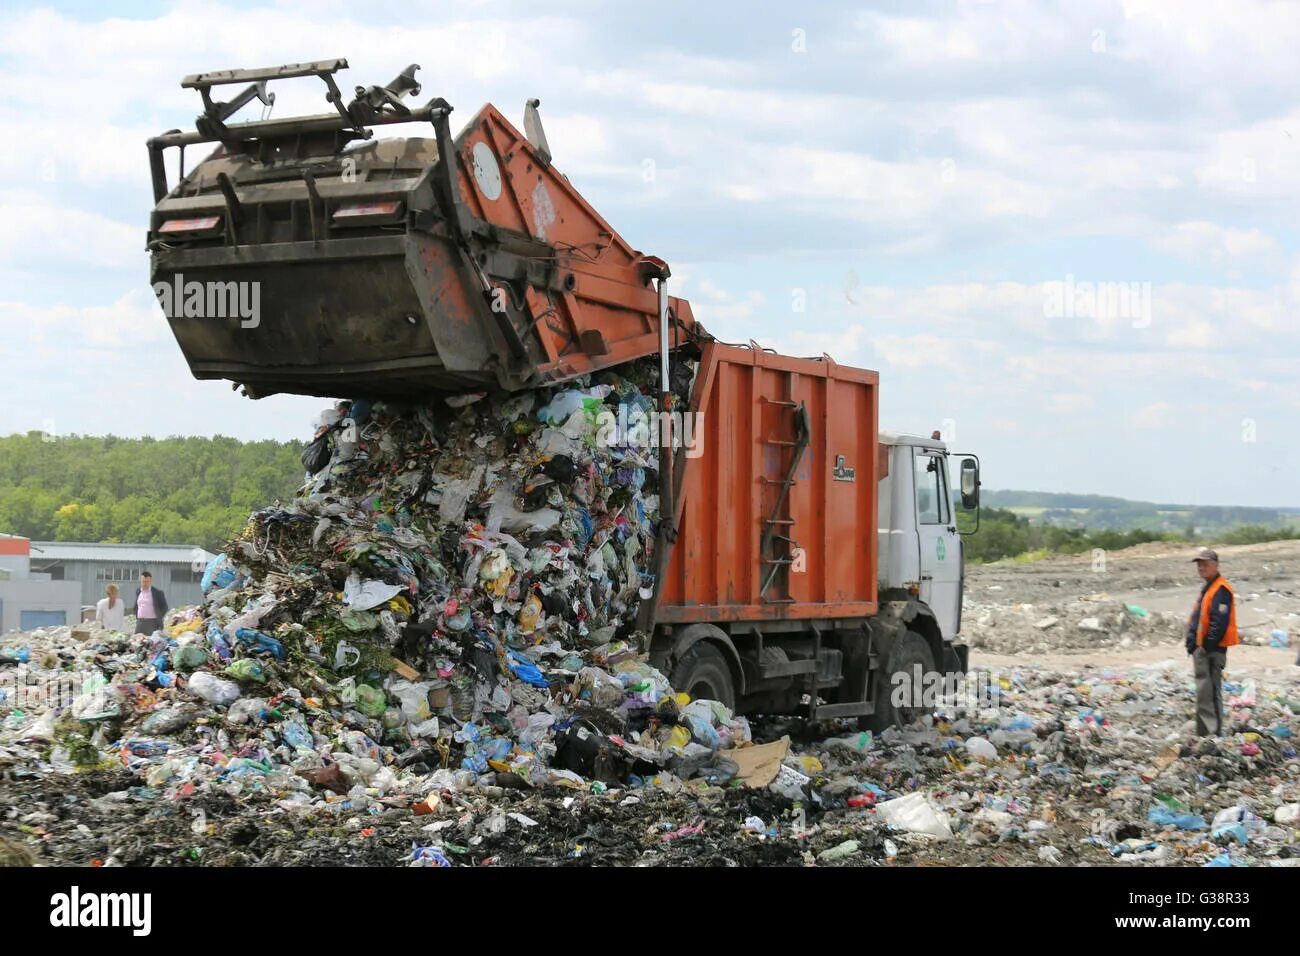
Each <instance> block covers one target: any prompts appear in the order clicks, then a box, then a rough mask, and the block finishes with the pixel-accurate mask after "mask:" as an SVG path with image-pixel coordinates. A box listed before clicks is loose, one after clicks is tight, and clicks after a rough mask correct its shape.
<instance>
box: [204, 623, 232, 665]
mask: <svg viewBox="0 0 1300 956" xmlns="http://www.w3.org/2000/svg"><path fill="white" fill-rule="evenodd" d="M208 644H209V646H211V648H212V649H213V650H214V651H216V652H217V656H218V657H220V658H221V659H222V660H223V661H229V660H230V659H231V658H232V657H234V656H235V652H234V651H232V650H231V649H230V643H229V642H228V641H227V640H226V635H224V634H222V633H221V627H220V626H219V625H218V624H217V622H216V621H208Z"/></svg>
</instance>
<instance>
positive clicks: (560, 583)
mask: <svg viewBox="0 0 1300 956" xmlns="http://www.w3.org/2000/svg"><path fill="white" fill-rule="evenodd" d="M685 365H686V363H679V367H682V366H685ZM656 374H657V366H656V365H655V363H654V362H652V361H642V362H636V363H630V364H629V365H627V366H623V367H621V368H620V369H618V370H617V371H610V372H602V373H599V374H598V375H596V376H595V377H594V378H592V379H591V380H584V381H581V382H579V383H578V384H576V385H574V386H571V387H556V388H550V389H540V390H537V391H531V392H524V393H519V394H515V395H512V396H490V395H488V394H486V393H471V394H467V395H457V396H453V397H449V398H446V399H444V400H441V401H438V402H435V403H433V404H431V405H428V406H424V407H415V408H410V407H399V406H393V405H386V404H373V405H372V404H371V403H369V402H363V401H356V402H344V403H340V404H339V405H338V406H337V407H335V408H332V409H328V410H326V411H325V412H324V413H323V414H322V416H321V419H320V421H319V423H318V425H319V427H318V432H317V436H316V438H315V439H314V441H313V442H312V444H311V445H310V446H308V448H307V449H306V451H305V452H304V455H303V459H304V464H305V465H306V467H307V469H308V470H309V472H311V476H310V478H309V480H308V482H307V483H306V485H305V486H304V488H303V489H302V491H301V492H300V494H299V497H297V498H296V500H294V501H293V502H291V503H289V504H286V505H276V506H274V507H271V508H267V509H264V510H262V511H260V512H258V513H256V514H254V515H253V516H252V517H251V519H250V520H249V522H248V524H247V526H246V527H245V529H244V530H243V532H242V533H241V534H240V535H239V536H238V537H237V538H236V539H235V540H233V541H232V542H231V543H230V545H229V546H228V547H227V548H226V550H225V551H224V553H222V554H220V555H218V557H217V558H215V559H214V560H213V561H212V563H211V564H210V565H208V567H207V568H206V569H205V571H204V574H203V581H202V586H203V590H204V592H205V595H206V600H205V603H204V604H203V606H201V607H194V608H188V609H182V610H180V611H177V612H175V613H173V614H171V615H170V616H169V617H168V619H167V621H166V622H165V628H164V630H163V631H160V632H157V633H155V634H153V635H137V636H130V637H128V636H125V635H116V634H109V633H105V632H103V631H102V630H96V631H94V632H93V634H91V635H89V639H88V640H86V642H85V643H84V645H83V646H81V647H79V648H75V649H73V650H71V651H70V650H69V648H68V644H67V642H63V641H60V640H57V639H56V640H52V641H49V642H48V643H47V644H46V646H44V647H33V648H28V649H27V650H26V651H24V652H23V653H24V655H25V656H26V658H28V659H29V658H30V655H31V654H32V653H37V654H38V655H39V656H41V657H43V658H45V659H47V663H53V661H51V660H49V658H51V656H52V655H53V656H55V657H57V658H58V663H59V664H60V665H64V666H66V665H68V664H72V665H73V668H72V669H73V670H75V671H76V672H78V673H84V674H87V675H89V676H87V677H86V678H85V679H84V681H83V683H82V684H81V686H80V687H79V688H78V689H77V691H78V692H77V693H76V695H75V699H74V700H73V701H72V703H71V706H70V707H69V708H68V709H67V711H66V712H65V713H64V714H63V715H62V717H60V718H59V719H75V720H76V721H77V722H78V723H79V725H80V727H81V728H83V730H82V731H81V732H77V733H72V734H63V733H60V731H59V728H58V727H57V726H56V725H55V721H56V714H57V713H58V710H57V708H47V709H45V710H44V712H43V717H42V719H41V720H40V721H33V722H32V723H31V725H30V726H29V725H27V724H24V723H23V718H24V717H25V716H26V715H27V713H28V711H30V707H29V708H27V709H21V708H20V709H19V710H15V711H12V712H11V713H10V714H9V715H8V717H6V718H5V724H4V727H5V730H6V731H7V732H9V733H16V734H18V735H19V739H23V740H28V741H39V740H44V741H47V742H51V743H54V744H56V746H53V748H52V750H51V752H50V754H49V760H50V762H51V764H52V765H53V766H55V767H58V768H61V769H67V768H69V767H72V766H80V767H85V766H93V765H98V764H100V763H101V762H103V761H104V760H106V759H110V758H111V759H120V761H121V762H122V763H124V764H125V765H126V766H127V767H128V768H130V769H133V770H136V771H138V772H139V773H140V774H141V775H142V776H143V777H144V778H145V779H146V781H147V782H148V783H149V785H151V786H169V787H177V786H182V787H183V786H184V785H185V784H187V783H194V784H197V783H198V782H200V781H205V782H210V783H213V784H215V785H219V786H224V787H227V788H228V789H230V791H231V792H232V793H237V792H241V791H243V790H244V789H247V788H250V787H251V788H253V789H265V790H266V791H267V792H274V793H275V794H277V795H278V796H279V798H280V799H281V801H283V802H288V803H301V804H311V803H317V802H320V801H322V800H325V801H329V800H332V799H334V798H336V797H337V798H338V799H340V800H351V801H353V803H354V804H357V803H363V802H364V800H365V799H366V796H367V794H373V793H376V792H377V793H378V794H379V795H380V796H387V795H390V794H394V793H401V794H407V795H409V794H415V795H417V796H421V795H425V794H428V793H435V792H437V791H439V790H442V789H445V788H447V787H448V786H453V785H454V786H457V787H461V788H464V787H467V786H471V785H477V784H482V783H484V782H486V783H488V784H494V785H495V784H504V785H508V786H524V787H530V786H544V785H552V784H553V785H568V786H573V787H585V786H587V785H588V784H589V783H591V782H592V781H595V782H596V783H598V784H599V783H603V784H605V785H621V784H626V783H628V782H633V783H635V782H638V781H640V780H642V779H644V778H646V777H653V776H655V775H658V774H660V773H670V774H676V775H679V776H680V777H682V778H683V779H691V778H695V777H700V776H706V777H711V778H713V779H729V778H730V777H733V776H734V775H735V773H736V767H735V765H734V764H733V763H731V762H730V761H727V760H725V759H724V758H722V757H720V756H719V754H720V752H722V751H725V750H726V749H727V748H729V747H731V746H732V745H734V744H735V743H743V742H747V741H749V740H750V731H749V726H748V723H747V722H746V720H745V719H744V718H743V717H736V716H734V715H733V714H732V713H731V712H730V711H728V710H727V708H725V707H724V706H723V705H722V704H720V703H718V702H710V701H692V700H690V699H689V698H687V697H685V696H684V695H679V694H675V693H674V692H673V691H672V688H670V687H669V685H668V681H667V680H666V678H665V677H664V675H662V674H660V673H659V672H658V671H656V670H655V669H654V668H653V667H651V666H650V665H649V664H647V663H646V662H645V660H644V659H643V657H642V655H641V654H640V650H641V648H640V642H641V634H640V632H639V631H637V629H636V624H637V613H638V610H639V608H640V605H641V603H642V602H643V601H645V600H646V599H648V598H649V597H650V596H651V595H652V593H653V592H652V588H653V576H652V574H651V573H650V569H651V568H652V567H653V566H654V560H653V559H654V543H655V533H656V526H657V523H658V521H659V510H658V509H659V498H658V493H657V489H658V474H657V460H658V449H657V447H654V446H653V445H651V444H650V443H648V442H647V440H646V439H647V437H649V433H648V432H647V430H646V425H647V423H648V422H649V421H650V419H651V418H652V417H653V415H654V411H655V407H656V401H655V399H654V398H652V397H651V395H652V394H653V391H652V390H653V388H654V383H655V378H654V376H655V375H656ZM689 385H690V379H689V367H687V373H686V375H682V374H681V373H680V372H679V374H678V391H677V392H675V393H674V394H673V396H672V399H671V401H673V402H681V401H683V400H684V398H685V395H686V394H687V392H688V390H689ZM61 636H62V635H61V634H60V635H51V634H45V633H44V632H36V634H35V635H34V636H33V644H34V645H35V644H39V643H41V642H42V639H43V638H49V637H61ZM69 654H71V655H72V657H73V658H74V660H72V661H67V660H66V659H65V658H66V657H67V656H68V655H69ZM17 663H19V666H20V667H21V668H26V667H27V666H28V660H27V659H25V660H24V661H22V662H17ZM48 676H49V675H48V674H46V675H44V676H43V677H41V678H39V679H37V680H36V682H37V683H39V681H40V679H44V677H48ZM26 678H27V675H23V680H26ZM74 738H75V739H74ZM213 768H216V772H215V773H214V772H213Z"/></svg>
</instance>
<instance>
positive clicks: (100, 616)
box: [95, 584, 126, 631]
mask: <svg viewBox="0 0 1300 956" xmlns="http://www.w3.org/2000/svg"><path fill="white" fill-rule="evenodd" d="M104 593H105V594H107V595H108V597H103V598H100V599H99V603H98V604H96V605H95V620H96V621H98V622H99V623H100V624H103V625H104V626H105V627H106V628H108V629H109V630H110V631H121V630H125V628H126V602H125V601H123V600H122V599H121V598H120V597H118V596H117V585H116V584H110V585H109V586H108V587H106V588H105V589H104Z"/></svg>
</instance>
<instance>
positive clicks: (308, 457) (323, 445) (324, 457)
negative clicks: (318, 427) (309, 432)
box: [299, 429, 330, 475]
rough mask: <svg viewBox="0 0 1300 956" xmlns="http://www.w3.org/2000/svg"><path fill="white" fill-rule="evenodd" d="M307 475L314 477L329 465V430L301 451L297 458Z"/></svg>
mask: <svg viewBox="0 0 1300 956" xmlns="http://www.w3.org/2000/svg"><path fill="white" fill-rule="evenodd" d="M299 460H300V461H302V467H303V468H305V469H306V471H307V474H309V475H314V474H316V472H318V471H320V470H321V469H322V468H324V467H325V466H326V465H328V464H329V463H330V430H329V429H327V430H326V431H324V432H323V433H321V435H320V436H318V437H317V438H316V439H314V440H313V441H311V442H310V443H309V444H308V445H307V447H306V448H304V449H303V450H302V454H301V455H300V456H299Z"/></svg>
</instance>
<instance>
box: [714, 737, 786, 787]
mask: <svg viewBox="0 0 1300 956" xmlns="http://www.w3.org/2000/svg"><path fill="white" fill-rule="evenodd" d="M789 752H790V738H789V736H785V737H782V738H781V739H780V740H774V741H772V743H770V744H758V745H757V746H754V747H741V748H739V749H736V750H731V751H729V752H727V759H728V760H730V761H732V762H733V763H734V764H735V765H736V766H737V767H739V768H740V772H739V773H737V774H736V779H738V780H740V781H741V782H742V783H743V784H745V786H747V787H755V788H760V787H766V786H768V785H769V784H771V782H772V781H773V780H775V779H776V775H777V774H778V773H780V772H781V761H782V760H784V759H785V757H786V754H788V753H789Z"/></svg>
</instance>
